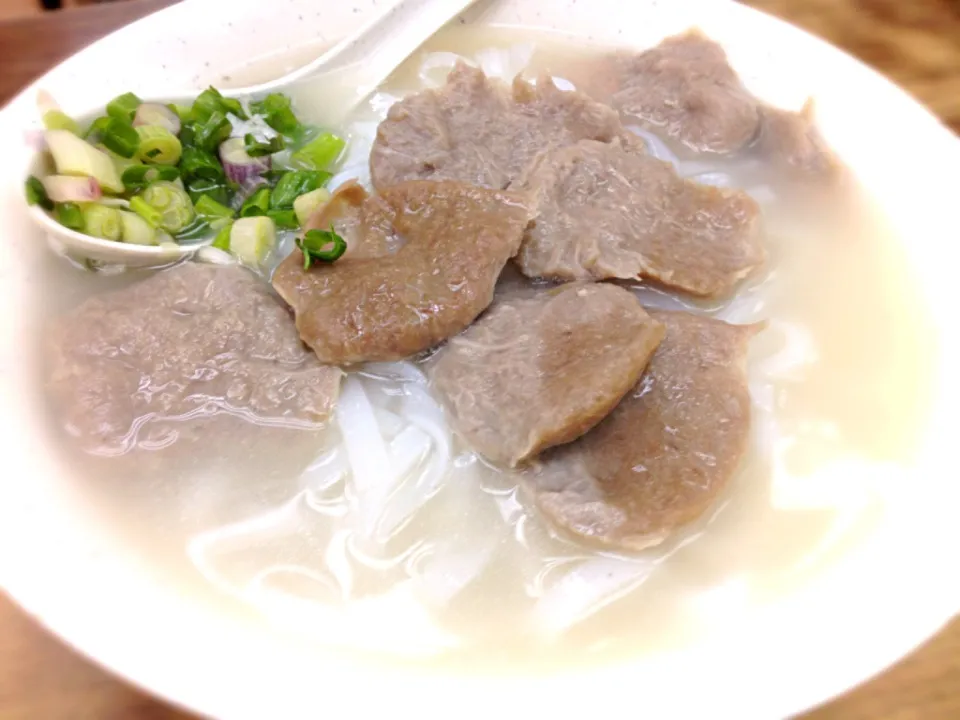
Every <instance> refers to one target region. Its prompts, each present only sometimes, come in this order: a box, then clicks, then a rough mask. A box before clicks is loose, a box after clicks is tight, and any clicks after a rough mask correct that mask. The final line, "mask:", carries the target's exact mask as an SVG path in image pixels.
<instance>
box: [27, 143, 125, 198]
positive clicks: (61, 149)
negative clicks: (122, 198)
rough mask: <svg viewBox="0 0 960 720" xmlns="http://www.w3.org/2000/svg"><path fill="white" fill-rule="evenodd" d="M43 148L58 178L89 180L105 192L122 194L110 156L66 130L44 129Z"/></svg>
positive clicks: (121, 186)
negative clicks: (63, 176)
mask: <svg viewBox="0 0 960 720" xmlns="http://www.w3.org/2000/svg"><path fill="white" fill-rule="evenodd" d="M44 138H46V141H47V147H48V148H50V154H51V155H53V162H54V164H55V165H56V166H57V174H59V175H85V176H87V177H92V178H93V179H94V180H96V181H97V182H98V183H100V187H102V188H103V189H104V190H106V191H107V192H112V193H122V192H123V182H121V180H120V174H119V173H118V172H117V168H116V167H115V166H114V164H113V161H112V160H111V159H110V156H109V155H107V154H106V153H104V152H101V151H100V150H97V149H96V148H95V147H94V146H93V145H91V144H90V143H88V142H87V141H86V140H81V139H80V138H78V137H77V136H76V135H74V134H73V133H72V132H70V131H68V130H47V131H46V132H45V133H44Z"/></svg>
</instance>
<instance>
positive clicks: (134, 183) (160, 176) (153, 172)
mask: <svg viewBox="0 0 960 720" xmlns="http://www.w3.org/2000/svg"><path fill="white" fill-rule="evenodd" d="M178 177H180V171H179V170H178V169H177V168H175V167H171V166H170V165H131V166H130V167H128V168H127V169H126V170H124V171H123V175H121V176H120V179H121V180H122V181H123V186H124V187H125V188H126V189H127V191H128V192H139V191H140V190H143V188H145V187H146V186H147V185H149V184H150V183H153V182H157V181H158V180H165V181H167V182H172V181H174V180H176V179H177V178H178Z"/></svg>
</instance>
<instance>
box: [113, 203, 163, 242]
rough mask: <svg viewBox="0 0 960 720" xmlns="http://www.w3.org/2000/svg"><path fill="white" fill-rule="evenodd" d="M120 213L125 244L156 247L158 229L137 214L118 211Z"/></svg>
mask: <svg viewBox="0 0 960 720" xmlns="http://www.w3.org/2000/svg"><path fill="white" fill-rule="evenodd" d="M117 212H119V213H120V225H121V226H122V234H121V237H122V238H123V241H124V242H125V243H132V244H134V245H156V244H157V231H156V229H155V228H154V227H153V226H152V225H151V224H150V223H148V222H147V221H146V220H144V219H143V218H142V217H140V216H139V215H137V214H136V213H132V212H129V211H127V210H118V211H117Z"/></svg>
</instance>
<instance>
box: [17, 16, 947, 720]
mask: <svg viewBox="0 0 960 720" xmlns="http://www.w3.org/2000/svg"><path fill="white" fill-rule="evenodd" d="M379 11H380V6H379V3H378V2H377V0H352V1H349V0H348V1H346V2H334V1H333V0H288V1H286V2H278V1H274V2H268V1H267V0H234V1H233V2H231V3H230V4H229V6H227V5H225V4H224V3H222V2H220V1H219V0H186V1H185V2H183V3H180V4H178V5H175V6H173V7H171V8H169V9H166V10H164V11H161V12H159V13H157V14H155V15H153V16H150V17H148V18H146V19H144V20H142V21H140V22H138V23H135V24H133V25H132V26H130V27H128V28H125V29H123V30H121V31H119V32H117V33H115V34H113V35H111V36H109V37H108V38H106V39H104V40H102V41H100V42H98V43H95V44H94V45H92V46H91V47H89V48H87V49H85V50H84V51H82V52H81V53H79V54H77V55H76V56H74V57H72V58H70V59H69V60H67V61H66V62H64V63H63V64H61V65H60V66H58V67H57V68H55V69H54V70H52V71H51V72H50V73H48V74H47V75H45V76H44V77H42V78H40V79H39V80H38V81H37V82H36V83H35V84H34V85H33V86H31V87H29V88H27V89H26V90H25V91H24V92H23V93H22V94H21V95H20V96H19V97H17V98H16V99H15V100H14V101H13V102H12V103H11V104H10V105H9V106H8V107H7V108H5V109H4V110H3V112H2V116H0V138H3V142H4V143H5V145H4V149H5V151H6V159H7V162H5V163H4V164H3V166H2V168H0V183H2V186H0V187H2V192H0V220H2V222H0V227H2V231H0V233H2V238H0V293H2V297H3V303H2V310H0V313H2V321H0V398H2V399H3V402H2V403H0V447H2V448H3V457H4V462H5V467H4V471H3V479H4V482H3V483H0V547H2V548H3V550H2V551H0V583H2V585H3V587H4V588H5V589H6V591H7V592H8V593H9V594H10V595H11V596H12V597H13V598H14V599H15V600H17V601H18V602H19V603H20V604H21V605H22V606H23V607H24V608H26V609H27V610H28V611H29V612H30V613H31V614H33V615H34V616H35V617H36V618H37V619H38V620H39V621H40V622H41V623H43V624H44V625H46V626H47V627H48V628H50V629H51V630H52V631H53V632H55V633H56V634H58V635H59V636H60V637H61V638H63V639H64V640H65V641H66V642H68V643H70V644H72V645H74V646H75V647H77V648H78V649H80V650H81V651H82V652H84V653H86V654H87V655H88V656H89V657H91V658H92V659H94V660H96V661H97V662H99V663H101V664H103V665H104V666H105V667H107V668H109V669H111V670H112V671H113V672H115V673H117V674H119V675H121V676H123V677H125V678H127V679H129V680H130V681H132V682H134V683H136V684H138V685H140V686H142V687H144V688H146V689H147V690H149V691H151V692H153V693H156V694H157V695H159V696H161V697H164V698H167V699H168V700H170V701H172V702H174V703H177V704H181V705H183V706H185V707H189V708H191V709H193V710H195V711H197V712H200V713H203V714H205V715H209V716H213V717H218V718H230V719H235V718H251V719H254V718H257V719H260V718H268V717H276V718H300V717H304V718H315V717H320V716H326V715H331V716H336V717H338V718H344V719H346V718H370V717H381V716H388V715H391V714H393V713H395V712H397V710H400V711H404V712H415V713H416V715H417V717H418V718H421V720H433V719H434V718H437V719H439V718H448V717H449V716H450V715H451V714H454V715H457V716H459V717H468V718H474V717H477V718H490V717H501V716H504V715H506V716H508V717H520V716H526V715H533V714H536V715H538V716H544V717H551V718H573V717H578V718H579V717H599V716H605V715H614V714H617V715H621V714H623V713H624V712H628V713H634V714H640V715H644V716H649V717H656V718H658V719H663V718H691V717H737V718H739V719H741V720H752V719H765V720H767V719H771V718H781V717H785V716H788V715H791V714H794V713H797V712H800V711H802V710H804V709H806V708H809V707H811V706H813V705H815V704H817V703H820V702H822V701H824V700H826V699H828V698H829V697H831V696H833V695H835V694H837V693H840V692H843V691H845V690H847V689H849V688H850V687H852V686H853V685H855V684H857V683H859V682H861V681H862V680H864V679H866V678H867V677H869V676H870V675H872V674H874V673H876V672H878V671H880V670H881V669H883V668H884V667H886V666H887V665H889V664H890V663H892V662H894V661H896V660H897V659H898V658H900V657H902V656H903V655H904V654H906V653H907V652H909V651H910V650H911V649H913V648H914V647H916V646H917V645H918V644H920V643H921V642H922V641H923V640H925V639H926V638H928V637H929V636H930V635H932V634H933V633H934V632H935V631H936V630H937V629H938V628H940V627H941V626H942V625H943V624H944V623H945V622H946V621H947V620H948V619H949V618H950V617H952V616H953V614H954V613H955V612H956V611H957V609H958V608H960V579H958V576H957V573H956V572H954V571H953V568H954V567H955V557H956V551H957V549H958V548H960V542H958V540H960V538H958V529H957V526H956V522H955V514H956V507H957V506H958V499H960V498H958V494H960V484H958V483H957V482H956V474H957V470H956V451H955V449H954V448H955V445H956V438H955V432H954V430H953V421H954V420H955V417H956V408H957V407H958V406H960V374H958V373H957V368H958V367H960V325H958V323H957V321H956V317H957V313H956V306H957V299H956V293H955V289H954V286H955V284H956V280H955V274H956V273H955V268H956V266H957V262H958V260H960V257H958V246H957V243H956V242H955V241H954V237H955V235H956V232H957V225H956V211H955V204H956V197H955V195H956V182H955V175H956V168H957V167H960V141H958V140H957V138H956V137H954V136H953V135H952V134H951V133H950V132H949V131H947V130H946V129H944V128H943V127H942V126H941V125H940V124H939V123H938V122H937V121H936V120H935V119H934V118H933V117H932V116H931V115H930V114H929V113H928V112H927V111H926V110H924V109H923V108H922V107H921V106H919V105H918V104H917V103H916V102H915V101H913V100H912V99H911V98H910V97H909V96H908V95H907V94H906V93H904V92H903V91H901V90H899V89H898V88H896V87H895V86H894V85H893V84H891V83H890V82H888V81H887V80H885V79H884V78H882V77H880V76H879V75H878V74H876V73H874V72H873V71H871V70H869V69H868V68H866V67H865V66H863V65H862V64H860V63H858V62H856V61H855V60H853V59H852V58H850V57H848V56H846V55H845V54H843V53H841V52H840V51H838V50H836V49H835V48H832V47H831V46H829V45H828V44H826V43H824V42H821V41H819V40H817V39H815V38H813V37H811V36H809V35H807V34H805V33H803V32H801V31H799V30H797V29H795V28H793V27H791V26H789V25H787V24H785V23H783V22H780V21H777V20H774V19H772V18H770V17H768V16H765V15H763V14H761V13H758V12H756V11H753V10H750V9H748V8H745V7H743V6H740V5H737V4H734V3H732V2H726V1H724V0H672V1H671V2H658V1H657V0H635V2H631V3H625V2H620V1H619V0H592V1H591V2H585V1H583V0H581V1H579V2H578V1H577V0H565V1H563V2H551V1H549V0H501V1H499V2H496V3H489V4H487V3H485V4H483V5H481V6H478V7H474V8H473V9H472V10H471V11H470V13H468V14H467V15H465V16H463V17H461V18H460V20H459V21H460V22H463V23H486V24H504V25H521V26H530V27H537V28H540V29H543V30H548V31H556V32H561V33H567V34H568V35H572V36H577V37H579V38H582V39H584V40H587V41H591V42H597V43H603V44H609V45H620V46H627V47H635V48H643V47H648V46H651V45H653V44H655V43H656V42H658V41H659V40H660V39H661V38H662V37H664V36H665V35H668V34H671V33H674V32H678V31H681V30H683V29H686V28H687V27H689V26H691V25H697V26H699V27H700V28H702V29H703V30H704V31H705V32H706V33H707V34H708V35H709V36H711V37H713V38H715V39H716V40H718V41H720V42H721V43H723V44H724V46H725V47H726V48H727V49H728V51H729V54H730V57H731V60H732V62H733V64H734V66H735V67H736V68H737V69H738V70H739V71H740V72H741V74H742V75H743V77H744V79H745V81H746V82H747V84H748V85H749V87H750V88H751V89H752V90H753V91H755V92H756V93H757V94H759V95H760V96H761V97H763V98H765V99H767V100H768V101H770V102H773V103H775V104H778V105H781V106H785V107H793V108H799V107H800V106H801V104H802V103H803V101H804V99H805V98H806V97H807V96H808V95H811V94H812V95H814V96H815V97H816V99H817V108H818V117H819V122H820V126H821V128H822V130H823V132H824V134H825V136H826V138H827V139H828V141H829V142H830V144H831V145H832V146H833V147H834V148H836V149H837V151H838V152H839V154H840V155H841V156H842V158H843V159H844V161H845V162H846V163H847V164H848V165H849V166H850V167H851V168H852V169H853V171H854V172H855V173H856V175H857V176H858V177H859V179H860V180H861V182H862V184H863V185H864V187H865V188H866V190H867V191H868V192H870V193H871V194H872V195H873V196H874V197H875V198H876V199H877V200H878V201H879V203H880V204H881V205H882V206H883V207H884V209H885V211H886V212H887V214H888V219H889V222H890V223H891V224H892V226H893V227H894V228H895V230H896V231H897V233H898V235H899V237H901V238H902V239H903V250H904V252H905V256H906V258H907V261H908V262H909V263H910V265H911V266H912V267H911V269H912V271H913V272H914V274H915V276H916V277H918V278H919V282H920V288H921V292H922V294H923V298H924V301H925V302H926V304H927V305H928V306H929V308H930V313H931V317H932V332H934V333H935V334H936V348H937V349H936V357H934V358H932V359H931V367H932V368H933V369H932V371H931V372H932V373H933V374H934V377H933V378H932V382H933V383H934V387H936V388H937V393H936V396H935V397H934V398H933V399H932V400H931V404H930V407H929V409H928V411H927V413H926V415H925V417H924V419H923V425H922V429H921V434H922V437H923V442H922V443H921V445H922V447H921V448H920V450H919V451H918V456H917V460H916V465H915V467H914V468H912V470H911V471H910V472H909V473H903V474H901V475H898V476H897V477H896V478H895V483H896V485H897V487H898V488H899V489H900V492H899V493H898V495H897V497H898V500H899V501H898V502H896V503H891V504H890V505H889V506H888V507H887V508H886V509H885V512H884V514H883V515H882V517H881V518H880V519H879V520H878V522H877V523H876V525H875V527H874V528H873V529H872V532H871V533H870V534H869V536H868V537H866V538H865V539H864V540H863V541H862V542H861V543H859V544H858V545H856V547H854V548H852V549H851V550H850V551H849V552H847V553H846V554H845V555H844V557H843V558H841V559H840V560H839V561H837V562H836V563H834V564H832V565H831V566H830V567H829V568H828V569H824V570H822V571H818V572H816V573H814V574H813V576H812V577H811V578H810V579H809V581H806V582H805V584H804V585H803V587H802V588H801V589H798V590H797V591H796V592H795V593H793V594H792V595H790V596H789V597H787V598H784V599H783V600H782V601H780V602H777V603H775V604H774V605H773V606H772V607H770V608H765V609H764V610H763V611H762V612H759V611H758V612H756V613H750V614H746V615H736V616H731V617H728V616H725V615H723V612H722V608H721V611H720V612H719V613H718V615H717V616H716V618H715V623H714V624H713V625H712V626H711V627H710V628H709V631H704V632H702V633H699V632H698V633H697V634H696V635H695V637H693V638H692V639H691V640H690V641H689V642H685V643H683V644H680V643H678V644H677V645H676V646H674V647H669V648H666V649H664V650H663V651H658V652H656V653H648V654H646V655H642V656H638V657H636V658H635V659H633V660H630V661H628V662H624V663H622V664H618V665H614V666H603V667H590V668H586V667H585V668H581V669H577V670H571V671H566V672H562V673H555V674H538V673H534V672H529V673H518V674H515V675H511V676H502V675H469V674H465V673H462V672H459V673H458V672H454V671H452V670H451V671H441V670H437V669H436V668H432V669H431V668H426V667H421V666H417V665H413V664H409V665H400V664H393V665H389V666H388V665H384V664H380V663H377V662H373V661H371V660H370V659H368V658H364V657H362V656H359V655H352V654H347V653H343V652H336V651H333V650H330V649H328V648H324V647H323V646H322V644H321V643H319V642H316V641H315V637H316V635H317V634H318V633H319V634H320V635H322V628H294V631H295V632H293V633H291V632H289V630H290V628H286V629H283V628H277V627H274V626H270V625H268V624H266V623H265V622H263V621H262V619H260V618H258V617H253V616H252V615H251V614H250V613H249V612H246V611H244V610H243V609H242V608H238V607H236V606H233V605H230V604H228V603H226V602H225V601H222V600H218V599H217V598H216V597H215V596H213V597H212V596H211V595H210V594H204V593H203V592H201V591H199V590H198V589H197V588H196V587H192V586H191V587H186V586H179V585H176V586H174V585H169V584H165V583H164V582H163V581H162V580H161V579H160V575H159V573H157V572H155V568H153V567H151V566H149V565H147V564H145V563H144V562H143V560H142V559H141V558H140V557H139V556H136V555H135V554H134V553H133V552H132V551H131V550H130V549H129V548H127V547H125V546H123V545H122V543H119V542H118V541H117V535H116V534H115V533H112V532H111V529H110V528H108V527H104V526H103V525H102V524H100V523H98V522H97V520H96V518H97V517H98V516H97V514H96V512H95V508H93V507H91V500H90V498H89V496H88V495H87V494H85V493H84V488H83V486H82V485H80V484H77V483H74V482H72V479H71V477H70V474H69V473H68V471H67V468H66V467H65V466H64V463H63V462H62V460H61V459H60V458H59V457H58V455H57V453H55V452H53V451H51V445H50V439H49V437H48V433H47V429H46V428H47V426H46V418H45V413H44V411H43V410H42V407H41V405H42V404H41V403H39V402H38V399H37V395H36V389H37V388H38V387H39V382H40V380H39V373H38V367H39V366H40V361H39V359H38V358H37V357H35V355H36V353H35V352H33V347H34V345H35V344H36V340H37V337H36V336H37V332H38V329H37V326H36V323H35V321H34V318H33V315H34V313H33V312H31V308H33V307H34V306H36V305H37V304H38V303H43V302H45V301H46V298H48V297H50V296H52V295H56V294H57V293H58V291H59V288H58V287H57V286H56V285H54V284H49V285H46V286H39V285H38V282H37V278H39V277H41V274H40V273H39V268H40V267H41V264H42V263H45V262H48V261H49V250H48V248H47V246H46V243H45V242H44V240H43V238H42V237H40V234H39V233H38V232H37V229H36V227H35V226H34V225H33V223H32V222H31V220H30V218H29V215H28V213H27V211H26V206H25V203H24V201H23V197H22V192H23V187H22V182H23V178H24V176H25V174H26V171H27V168H28V163H29V162H30V158H31V153H30V151H29V149H28V148H26V147H24V146H23V145H22V143H21V138H22V130H23V128H24V127H26V126H28V125H29V124H30V122H31V121H32V120H33V119H34V114H35V109H34V105H33V101H34V97H35V93H36V90H37V88H38V87H41V86H42V87H43V88H44V89H46V90H48V91H49V92H51V93H52V94H53V95H54V96H55V97H57V99H58V100H59V102H60V103H61V104H62V106H63V108H64V110H65V111H67V112H68V113H75V112H79V111H80V110H83V109H86V108H88V107H89V104H90V98H91V97H94V96H95V97H98V98H100V97H110V96H112V95H115V94H119V93H121V92H125V91H128V90H132V91H134V92H138V91H141V90H142V89H144V88H149V89H150V90H151V91H152V92H156V93H161V94H163V93H164V92H170V93H173V92H174V91H176V90H179V89H182V88H184V87H189V86H193V87H196V88H198V89H199V88H202V87H204V86H206V85H208V84H218V83H220V81H221V80H222V76H223V75H224V74H225V73H229V72H230V70H231V69H233V68H238V67H240V66H242V65H244V64H245V63H246V62H248V61H249V60H250V59H251V58H255V57H258V56H266V55H270V54H276V53H284V52H292V51H294V50H295V49H296V48H300V47H302V46H306V45H308V44H310V43H323V42H332V41H334V40H336V39H337V38H340V37H343V36H345V35H347V34H348V33H350V32H351V31H353V30H354V29H356V28H357V27H359V26H360V25H361V24H362V23H363V22H365V21H367V20H369V19H370V18H371V17H372V16H373V15H374V14H375V13H377V12H379ZM812 282H813V281H812ZM873 321H876V320H875V319H874V318H865V322H873ZM166 550H167V551H173V550H175V549H170V548H168V549H166ZM308 631H309V632H308Z"/></svg>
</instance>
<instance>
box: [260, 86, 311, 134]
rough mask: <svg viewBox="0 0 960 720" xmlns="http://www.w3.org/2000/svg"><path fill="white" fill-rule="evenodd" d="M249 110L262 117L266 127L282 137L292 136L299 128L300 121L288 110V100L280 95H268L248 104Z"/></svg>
mask: <svg viewBox="0 0 960 720" xmlns="http://www.w3.org/2000/svg"><path fill="white" fill-rule="evenodd" d="M250 109H251V110H252V111H253V112H254V113H256V114H257V115H263V119H264V120H265V121H266V123H267V125H269V126H270V127H272V128H273V129H274V130H276V131H277V132H278V133H282V134H283V135H287V136H290V135H293V134H295V133H296V132H297V131H298V130H299V128H300V121H299V120H297V116H296V115H294V114H293V110H291V109H290V98H288V97H287V96H286V95H283V94H281V93H270V94H269V95H267V96H266V97H265V98H264V99H263V100H261V101H259V102H254V103H250Z"/></svg>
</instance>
